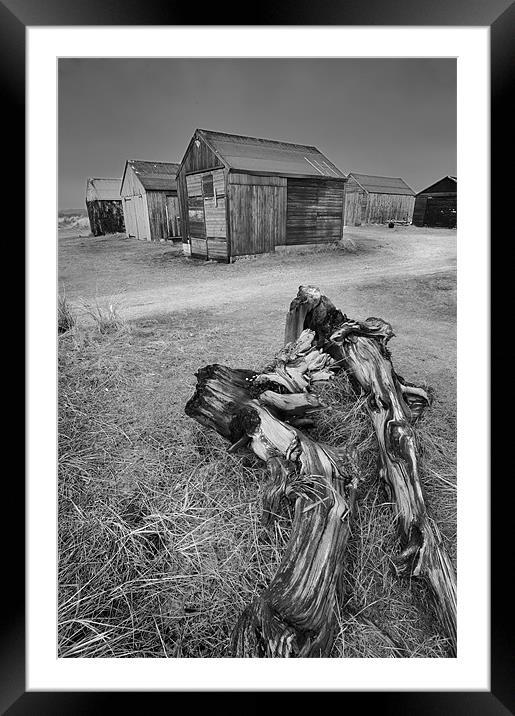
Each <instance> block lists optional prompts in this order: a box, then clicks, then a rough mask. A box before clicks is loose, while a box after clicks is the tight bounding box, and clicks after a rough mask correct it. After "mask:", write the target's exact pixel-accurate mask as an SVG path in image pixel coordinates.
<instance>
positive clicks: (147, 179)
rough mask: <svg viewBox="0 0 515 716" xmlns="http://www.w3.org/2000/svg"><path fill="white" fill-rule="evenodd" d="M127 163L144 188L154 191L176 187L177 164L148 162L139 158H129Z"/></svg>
mask: <svg viewBox="0 0 515 716" xmlns="http://www.w3.org/2000/svg"><path fill="white" fill-rule="evenodd" d="M127 163H128V164H129V165H130V166H131V167H132V169H133V170H134V173H135V174H136V176H137V177H138V179H139V180H140V182H141V183H142V184H143V186H144V188H145V189H150V190H154V191H159V190H161V191H166V190H170V189H177V182H176V179H175V175H176V174H177V170H178V169H179V166H180V165H179V164H172V163H171V162H148V161H145V160H140V159H129V160H128V162H127Z"/></svg>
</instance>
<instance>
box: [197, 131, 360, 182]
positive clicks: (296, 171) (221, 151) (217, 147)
mask: <svg viewBox="0 0 515 716" xmlns="http://www.w3.org/2000/svg"><path fill="white" fill-rule="evenodd" d="M197 132H198V134H200V135H201V136H202V137H203V138H204V139H205V140H206V142H207V143H208V145H209V146H211V148H212V149H213V150H214V151H215V152H216V153H217V154H218V155H219V156H220V157H221V159H223V161H224V162H225V163H226V164H227V165H228V166H229V167H230V168H231V169H236V170H240V171H251V172H266V173H269V174H278V175H299V176H313V177H316V176H319V177H326V178H333V179H345V178H346V177H345V174H344V173H343V172H341V171H340V170H339V169H338V168H337V167H336V166H335V165H334V164H333V163H332V162H331V161H329V159H327V157H325V156H324V155H323V154H322V152H320V151H319V150H318V149H317V148H316V147H310V146H307V145H304V144H292V143H290V142H280V141H277V140H274V139H260V138H258V137H244V136H241V135H238V134H225V133H224V132H213V131H211V130H207V129H199V130H197Z"/></svg>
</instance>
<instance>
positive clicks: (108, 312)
mask: <svg viewBox="0 0 515 716" xmlns="http://www.w3.org/2000/svg"><path fill="white" fill-rule="evenodd" d="M82 307H83V310H84V312H85V314H86V315H87V316H88V317H89V318H90V319H92V320H93V322H94V324H95V327H96V329H97V331H98V332H99V333H101V334H102V335H105V334H110V333H118V332H119V331H128V330H129V324H128V323H127V321H126V320H125V319H124V318H123V317H122V315H121V312H120V307H119V306H117V305H116V304H115V303H114V302H113V301H107V302H105V303H104V304H102V303H100V301H99V300H98V299H96V300H95V301H94V302H88V301H85V302H84V303H83V306H82Z"/></svg>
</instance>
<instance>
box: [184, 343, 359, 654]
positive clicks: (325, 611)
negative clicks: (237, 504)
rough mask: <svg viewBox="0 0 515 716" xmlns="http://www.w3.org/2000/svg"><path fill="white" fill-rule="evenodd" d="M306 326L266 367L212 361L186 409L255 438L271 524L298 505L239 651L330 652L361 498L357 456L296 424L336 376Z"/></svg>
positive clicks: (236, 438) (249, 611)
mask: <svg viewBox="0 0 515 716" xmlns="http://www.w3.org/2000/svg"><path fill="white" fill-rule="evenodd" d="M313 338H314V333H313V332H312V331H304V332H303V333H301V335H300V336H299V338H298V340H297V341H295V342H294V344H293V345H290V346H287V347H286V348H285V349H284V350H283V351H281V353H280V354H279V355H278V356H277V358H276V360H275V363H274V365H273V366H271V367H270V368H269V369H268V370H266V371H265V372H264V373H261V374H257V373H252V372H251V371H242V370H232V369H230V368H226V367H225V366H219V365H211V366H207V367H206V368H203V369H201V370H200V371H199V372H198V373H197V379H198V383H197V388H196V390H195V394H194V395H193V397H192V398H191V399H190V400H189V401H188V403H187V405H186V413H187V415H189V416H190V417H192V418H195V419H196V420H197V421H198V422H200V423H202V424H203V425H206V426H208V427H210V428H213V429H215V430H216V431H217V432H218V433H219V434H220V435H223V436H224V437H225V438H227V439H228V440H230V441H231V443H232V445H231V448H229V449H230V450H234V449H236V448H237V447H239V446H242V445H244V444H248V446H249V447H250V449H251V450H252V451H253V452H254V453H255V454H256V455H257V456H258V457H259V458H260V459H261V460H264V461H265V462H266V464H267V467H268V470H269V473H270V478H271V479H270V483H269V484H268V486H267V488H266V490H265V494H264V498H263V506H264V521H265V522H269V521H270V520H271V519H273V518H274V515H275V514H277V511H278V509H279V504H280V501H281V499H282V498H283V497H287V498H289V499H290V500H292V501H295V511H294V518H293V525H292V532H291V538H290V541H289V544H288V546H287V548H286V551H285V554H284V556H283V559H282V561H281V564H280V566H279V569H278V571H277V574H276V575H275V577H274V579H273V580H272V583H271V584H270V585H269V587H268V588H267V589H266V590H265V591H264V592H263V593H262V594H261V595H260V596H259V597H258V598H257V599H256V600H254V602H253V603H252V604H250V605H249V606H248V607H247V608H246V609H245V610H244V612H243V613H242V615H241V616H240V618H239V620H238V623H237V625H236V628H235V630H234V633H233V637H232V647H233V654H234V656H237V657H292V656H296V657H320V656H327V654H328V653H329V650H330V649H331V646H332V643H333V632H334V627H335V621H336V609H335V607H336V599H337V595H338V592H339V589H340V588H341V576H342V571H343V566H344V560H343V554H344V551H345V546H346V543H347V539H348V535H349V520H350V515H351V512H352V507H353V504H354V499H355V492H356V485H357V473H356V469H355V463H354V456H353V455H352V454H349V453H347V451H346V450H345V449H344V448H339V449H335V448H331V447H329V446H327V445H322V444H320V443H316V442H314V441H313V440H311V439H310V438H308V437H307V436H306V435H304V434H303V433H302V432H301V431H300V429H299V428H298V427H297V424H298V423H299V421H303V420H309V418H307V417H306V416H308V415H310V414H312V413H313V412H314V411H315V410H317V409H319V408H320V407H321V404H320V401H319V400H318V398H317V397H316V396H315V395H313V394H312V393H310V392H309V389H310V387H311V386H312V384H313V383H314V382H316V381H317V380H323V379H328V378H329V377H330V376H331V375H332V373H331V369H330V367H331V365H332V364H333V361H332V359H331V358H330V356H328V355H326V354H324V353H323V352H321V351H318V350H317V349H314V348H313V347H312V345H311V344H312V341H313Z"/></svg>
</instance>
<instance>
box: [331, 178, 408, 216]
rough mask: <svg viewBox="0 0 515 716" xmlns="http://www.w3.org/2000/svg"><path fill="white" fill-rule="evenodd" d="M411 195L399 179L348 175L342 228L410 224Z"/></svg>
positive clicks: (406, 186) (404, 183)
mask: <svg viewBox="0 0 515 716" xmlns="http://www.w3.org/2000/svg"><path fill="white" fill-rule="evenodd" d="M414 204H415V192H414V191H413V189H412V188H411V187H410V186H408V185H407V184H406V182H405V181H404V179H401V178H400V177H379V176H372V175H370V174H358V173H357V172H350V174H349V177H348V181H347V183H346V185H345V225H346V226H360V225H361V224H386V223H387V222H389V221H402V222H406V223H407V224H409V223H411V219H412V216H413V206H414Z"/></svg>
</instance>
